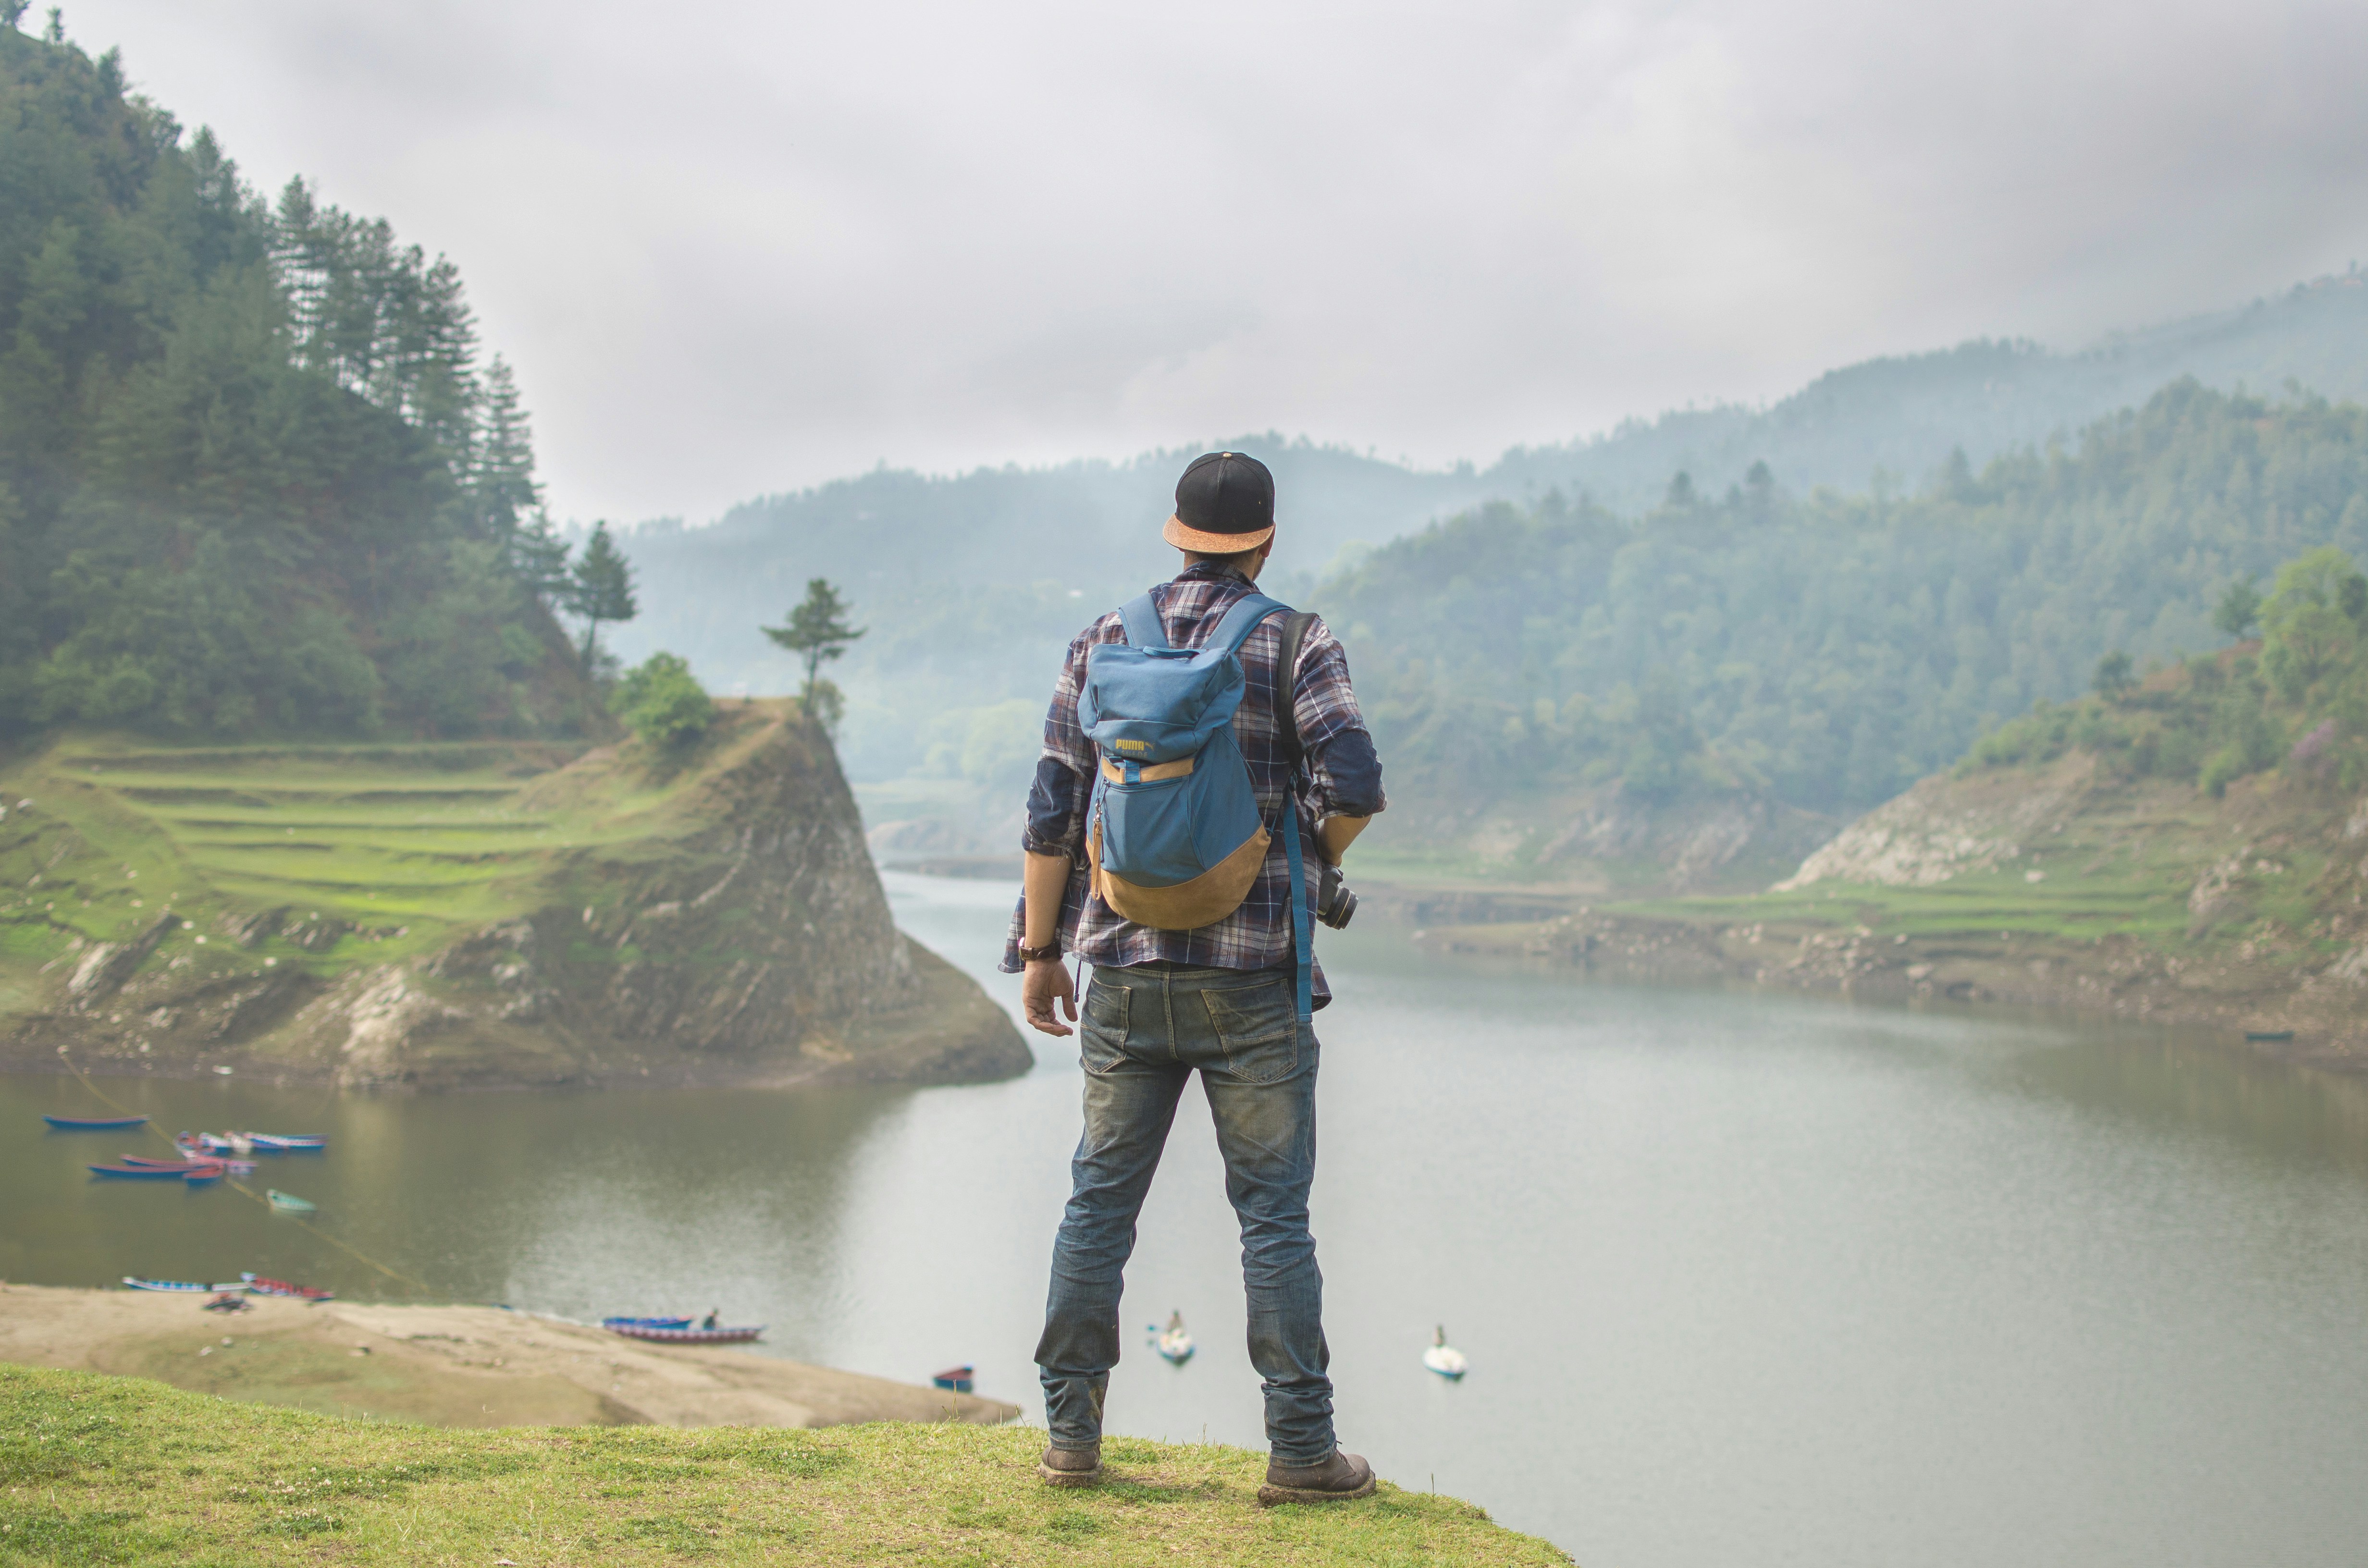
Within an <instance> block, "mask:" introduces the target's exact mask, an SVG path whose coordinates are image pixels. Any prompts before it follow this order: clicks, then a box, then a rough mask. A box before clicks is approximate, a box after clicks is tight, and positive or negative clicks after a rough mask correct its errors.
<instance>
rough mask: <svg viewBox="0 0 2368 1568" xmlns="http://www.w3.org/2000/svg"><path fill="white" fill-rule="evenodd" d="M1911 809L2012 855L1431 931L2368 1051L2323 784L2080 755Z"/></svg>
mask: <svg viewBox="0 0 2368 1568" xmlns="http://www.w3.org/2000/svg"><path fill="white" fill-rule="evenodd" d="M1907 801H1911V802H1913V801H1923V802H1925V803H1926V804H1928V805H1929V806H1930V813H1929V815H1928V817H1927V822H1926V826H1927V827H1928V828H1930V829H1931V830H1932V831H1934V832H1935V833H1938V834H1942V835H1945V833H1947V832H1949V831H1953V829H1954V827H1956V826H1959V825H1963V824H1965V823H1967V822H1968V821H1972V820H1975V819H1978V818H1979V817H1980V816H1982V815H1984V814H1987V816H1988V817H1989V819H1990V829H1989V831H1991V832H1992V833H1994V834H1995V835H1997V836H1998V838H1999V839H2000V840H2001V841H2003V840H2006V839H2011V840H2012V841H2013V846H2014V848H2015V851H2016V852H2015V853H2014V854H2012V855H2011V856H2010V857H2007V858H1999V859H1997V860H1996V861H1995V862H1994V863H1988V864H1983V863H1979V860H1978V859H1977V860H1976V861H1975V862H1974V863H1970V864H1969V865H1968V866H1967V868H1966V869H1963V870H1960V871H1957V872H1956V873H1955V874H1953V875H1952V876H1950V877H1949V878H1948V879H1947V880H1945V881H1937V882H1932V883H1929V884H1927V885H1921V886H1918V885H1887V884H1885V883H1882V882H1878V881H1869V880H1855V879H1838V880H1826V881H1812V882H1809V883H1807V884H1806V885H1804V886H1801V887H1797V888H1793V889H1790V890H1787V891H1783V892H1776V891H1768V892H1754V893H1748V894H1735V895H1717V896H1696V897H1665V898H1634V897H1631V898H1620V897H1617V896H1614V897H1611V898H1595V899H1590V900H1588V901H1586V902H1585V903H1582V902H1581V901H1580V900H1578V899H1577V898H1568V899H1565V900H1563V901H1562V902H1563V903H1565V905H1566V907H1567V913H1566V914H1563V915H1554V916H1550V917H1548V918H1545V919H1538V918H1535V917H1534V915H1535V914H1536V912H1535V911H1533V910H1520V912H1519V914H1518V915H1515V916H1513V917H1506V916H1496V917H1495V918H1497V919H1498V920H1500V921H1501V922H1502V923H1501V924H1494V925H1482V926H1466V927H1456V928H1450V929H1443V930H1433V931H1432V932H1430V933H1429V937H1428V939H1429V940H1430V941H1431V942H1433V943H1434V944H1436V945H1439V946H1442V947H1450V948H1454V949H1463V950H1467V951H1494V952H1520V953H1526V954H1529V955H1531V956H1533V957H1546V958H1554V959H1562V960H1584V961H1585V962H1586V963H1587V964H1588V965H1589V966H1590V967H1594V968H1598V969H1601V970H1604V971H1610V972H1626V973H1632V974H1634V975H1637V976H1639V977H1644V978H1667V979H1706V978H1712V977H1715V976H1719V975H1725V976H1729V977H1736V978H1747V979H1757V980H1760V981H1766V982H1771V983H1783V984H1798V985H1803V986H1807V987H1812V988H1820V989H1839V990H1844V991H1848V992H1851V993H1853V994H1861V995H1865V996H1870V997H1874V998H1885V997H1891V998H1907V997H1915V996H1953V997H1957V998H1960V999H1980V998H1996V999H2004V1000H2014V1001H2022V1002H2030V1003H2037V1004H2042V1005H2049V1006H2074V1007H2077V1008H2081V1009H2084V1010H2089V1011H2098V1012H2110V1013H2113V1014H2117V1015H2122V1016H2129V1017H2147V1018H2154V1019H2157V1020H2165V1021H2183V1022H2191V1023H2200V1024H2207V1025H2211V1026H2214V1027H2217V1028H2228V1029H2232V1030H2233V1029H2240V1028H2241V1029H2254V1028H2272V1029H2293V1030H2294V1031H2295V1032H2296V1035H2297V1039H2296V1040H2295V1042H2294V1046H2293V1047H2292V1048H2291V1051H2290V1052H2289V1053H2290V1054H2294V1055H2296V1056H2303V1057H2308V1058H2311V1059H2314V1060H2320V1061H2324V1062H2328V1063H2329V1064H2337V1065H2345V1066H2358V1065H2361V1064H2362V1063H2363V1062H2368V1017H2363V1016H2368V1005H2363V1004H2362V993H2361V992H2360V991H2359V989H2358V988H2357V987H2356V986H2354V985H2351V984H2350V983H2344V982H2342V981H2340V980H2337V979H2333V978H2329V977H2327V976H2324V975H2322V974H2321V972H2320V971H2326V970H2327V969H2328V966H2329V965H2331V964H2340V963H2341V962H2343V961H2344V960H2345V956H2346V955H2348V954H2351V953H2353V952H2354V951H2355V949H2359V948H2360V947H2361V944H2362V938H2363V937H2368V835H2362V832H2361V824H2362V820H2363V815H2362V811H2361V808H2360V807H2359V805H2358V803H2357V802H2355V801H2352V800H2351V798H2350V797H2348V796H2346V795H2344V794H2342V793H2341V792H2340V791H2337V790H2334V789H2333V788H2332V787H2331V786H2328V785H2324V784H2319V783H2313V782H2310V781H2307V780H2295V779H2289V778H2282V777H2279V776H2276V775H2261V776H2258V777H2255V778H2247V779H2243V780H2240V781H2239V782H2237V784H2235V785H2233V786H2231V787H2230V788H2229V790H2228V791H2227V794H2226V799H2223V800H2214V799H2213V798H2212V797H2210V796H2208V795H2205V794H2203V793H2202V792H2200V791H2199V790H2196V789H2195V788H2194V787H2193V786H2192V785H2191V784H2186V783H2182V782H2179V781H2176V780H2170V779H2162V778H2123V777H2117V776H2116V775H2115V774H2114V773H2113V772H2112V770H2111V769H2109V768H2105V767H2100V766H2098V765H2097V764H2096V761H2095V759H2094V758H2092V757H2089V756H2085V755H2083V754H2077V753H2076V754H2073V755H2070V756H2066V757H2064V758H2061V759H2058V760H2056V761H2054V762H2052V763H2049V764H2046V765H2044V766H2042V765H2033V766H2017V767H1996V768H1987V769H1982V770H1979V771H1976V772H1974V773H1972V774H1970V775H1968V776H1964V777H1959V778H1936V779H1932V780H1929V781H1927V783H1926V784H1925V785H1924V786H1922V787H1920V788H1919V790H1918V793H1917V794H1916V795H1914V796H1911V797H1908V798H1907ZM2032 802H2038V803H2040V807H2041V809H2036V810H2033V811H2032V812H2029V813H2028V814H2029V816H2030V820H2028V821H2027V822H2022V823H2019V824H2014V823H2009V822H2007V821H2006V819H2007V818H2009V816H2011V815H2012V814H2013V813H2014V812H2016V811H2017V810H2018V808H2019V807H2021V805H2024V804H2028V803H2032ZM1894 809H1895V808H1888V807H1887V808H1885V811H1886V812H1890V811H1892V810H1894ZM2207 879H2214V881H2212V885H2214V886H2217V887H2220V888H2221V889H2222V892H2223V896H2222V897H2220V898H2219V899H2218V900H2216V901H2211V900H2205V899H2201V898H2199V897H2197V896H2195V894H2196V890H2197V889H2198V885H2199V883H2200V882H2203V881H2207ZM1520 902H1521V901H1516V904H1515V907H1518V904H1519V903H1520ZM1532 902H1533V901H1532ZM1480 915H1481V917H1482V918H1483V919H1487V918H1490V916H1489V915H1488V912H1487V911H1486V909H1485V908H1483V909H1482V910H1481V911H1480Z"/></svg>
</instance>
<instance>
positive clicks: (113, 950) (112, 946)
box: [66, 909, 180, 1002]
mask: <svg viewBox="0 0 2368 1568" xmlns="http://www.w3.org/2000/svg"><path fill="white" fill-rule="evenodd" d="M179 924H180V921H179V919H178V917H176V915H174V914H173V912H172V911H171V910H169V909H167V910H165V912H164V913H162V914H160V915H157V916H156V918H155V919H154V920H153V921H151V922H150V923H149V925H148V928H147V929H146V930H145V931H142V932H141V933H140V935H138V936H137V937H132V938H131V940H130V941H128V942H96V943H93V944H92V945H91V947H90V949H89V950H88V951H86V952H85V953H84V954H83V956H82V961H81V962H79V963H77V964H75V965H74V974H73V976H72V977H71V978H70V979H68V980H67V982H66V994H67V995H69V996H71V997H73V998H74V1000H75V1001H77V1002H95V1001H97V1000H98V999H99V998H100V997H103V996H108V995H110V994H113V993H114V991H115V990H116V988H117V987H119V986H120V985H121V984H122V983H124V982H125V981H127V980H129V979H131V976H132V974H133V972H134V971H137V970H138V969H139V968H140V964H141V961H142V960H144V959H145V958H147V956H148V955H149V954H150V953H153V952H154V951H155V950H156V944H157V943H159V942H161V941H163V940H164V939H165V932H167V931H170V930H171V929H172V928H173V927H174V926H177V925H179Z"/></svg>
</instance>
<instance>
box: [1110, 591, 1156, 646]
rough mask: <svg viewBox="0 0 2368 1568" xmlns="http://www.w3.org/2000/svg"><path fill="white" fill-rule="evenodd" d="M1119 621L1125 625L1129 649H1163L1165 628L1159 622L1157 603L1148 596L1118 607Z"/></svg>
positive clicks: (1141, 596)
mask: <svg viewBox="0 0 2368 1568" xmlns="http://www.w3.org/2000/svg"><path fill="white" fill-rule="evenodd" d="M1118 616H1119V619H1120V620H1121V621H1123V622H1124V623H1125V625H1126V640H1127V643H1128V645H1129V646H1131V647H1135V648H1165V647H1167V627H1165V626H1163V625H1161V624H1160V621H1159V603H1158V601H1157V600H1156V599H1154V598H1153V597H1151V596H1150V595H1149V594H1142V595H1139V596H1137V597H1134V598H1131V599H1129V600H1127V601H1126V603H1124V604H1122V605H1121V606H1119V607H1118Z"/></svg>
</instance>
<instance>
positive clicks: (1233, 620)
mask: <svg viewBox="0 0 2368 1568" xmlns="http://www.w3.org/2000/svg"><path fill="white" fill-rule="evenodd" d="M1290 608H1291V607H1290V606H1289V605H1286V604H1279V603H1277V602H1276V601H1275V600H1273V599H1270V598H1268V597H1266V596H1265V595H1264V594H1245V595H1243V596H1242V597H1240V598H1237V599H1235V601H1234V602H1233V603H1232V605H1230V606H1228V607H1227V608H1226V610H1225V618H1224V619H1223V620H1220V621H1219V622H1217V629H1216V630H1215V631H1212V632H1211V633H1209V640H1208V641H1207V642H1203V643H1201V657H1203V658H1210V657H1214V656H1216V655H1218V654H1222V653H1240V652H1241V651H1242V644H1243V643H1244V642H1247V641H1249V635H1250V633H1251V632H1253V631H1257V630H1258V622H1259V621H1261V620H1264V619H1266V618H1267V617H1268V616H1270V615H1274V614H1277V613H1288V612H1289V610H1290Z"/></svg>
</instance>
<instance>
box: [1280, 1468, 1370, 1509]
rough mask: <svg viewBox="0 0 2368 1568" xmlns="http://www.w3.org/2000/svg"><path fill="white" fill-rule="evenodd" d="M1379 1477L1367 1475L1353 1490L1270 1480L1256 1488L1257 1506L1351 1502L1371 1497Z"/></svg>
mask: <svg viewBox="0 0 2368 1568" xmlns="http://www.w3.org/2000/svg"><path fill="white" fill-rule="evenodd" d="M1380 1484H1381V1478H1380V1477H1378V1476H1372V1475H1368V1476H1367V1477H1365V1483H1364V1484H1363V1485H1362V1486H1360V1487H1358V1488H1357V1489H1356V1490H1355V1491H1354V1492H1318V1491H1315V1490H1313V1489H1311V1488H1306V1487H1299V1486H1277V1485H1276V1484H1274V1483H1272V1482H1269V1483H1266V1484H1265V1485H1264V1486H1261V1487H1259V1488H1258V1506H1259V1507H1261V1508H1271V1507H1273V1506H1275V1505H1276V1504H1278V1503H1353V1502H1355V1501H1356V1500H1357V1499H1358V1498H1360V1497H1371V1496H1372V1494H1373V1490H1374V1488H1375V1487H1377V1486H1379V1485H1380Z"/></svg>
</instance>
